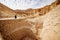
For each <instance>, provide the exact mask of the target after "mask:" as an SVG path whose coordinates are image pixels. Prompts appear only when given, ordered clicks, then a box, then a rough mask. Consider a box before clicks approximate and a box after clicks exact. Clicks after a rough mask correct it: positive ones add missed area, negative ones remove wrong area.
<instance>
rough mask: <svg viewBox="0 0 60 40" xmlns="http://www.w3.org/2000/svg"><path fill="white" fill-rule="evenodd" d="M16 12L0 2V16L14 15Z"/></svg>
mask: <svg viewBox="0 0 60 40" xmlns="http://www.w3.org/2000/svg"><path fill="white" fill-rule="evenodd" d="M15 15H16V13H15V12H14V11H13V10H12V9H10V8H8V7H7V6H5V5H3V4H1V3H0V18H5V17H14V16H15Z"/></svg>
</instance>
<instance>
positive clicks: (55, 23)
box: [41, 5, 60, 40]
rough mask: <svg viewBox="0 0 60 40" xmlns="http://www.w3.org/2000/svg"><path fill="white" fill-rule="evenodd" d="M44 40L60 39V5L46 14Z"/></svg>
mask: <svg viewBox="0 0 60 40" xmlns="http://www.w3.org/2000/svg"><path fill="white" fill-rule="evenodd" d="M41 38H42V40H60V5H58V6H57V7H56V8H55V9H53V10H51V11H50V12H49V13H47V14H46V15H45V16H44V23H43V29H42V33H41Z"/></svg>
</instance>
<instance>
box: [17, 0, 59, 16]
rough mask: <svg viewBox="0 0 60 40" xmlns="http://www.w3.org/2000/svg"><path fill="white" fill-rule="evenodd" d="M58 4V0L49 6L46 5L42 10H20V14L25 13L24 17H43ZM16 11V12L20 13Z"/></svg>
mask: <svg viewBox="0 0 60 40" xmlns="http://www.w3.org/2000/svg"><path fill="white" fill-rule="evenodd" d="M58 4H60V1H59V0H56V1H55V2H53V3H52V4H50V5H46V6H44V7H42V8H37V9H31V8H30V9H27V10H20V11H22V12H25V13H26V15H28V16H29V15H30V16H37V15H40V16H42V15H44V14H46V13H48V12H49V11H50V10H52V9H53V8H55V7H56V6H57V5H58ZM20 11H18V12H20Z"/></svg>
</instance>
